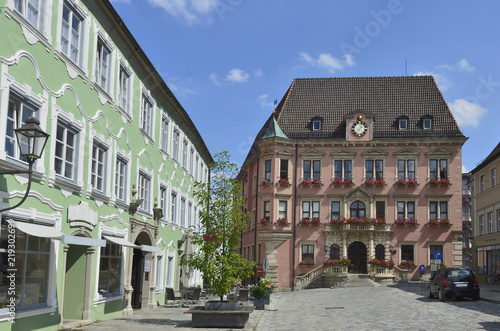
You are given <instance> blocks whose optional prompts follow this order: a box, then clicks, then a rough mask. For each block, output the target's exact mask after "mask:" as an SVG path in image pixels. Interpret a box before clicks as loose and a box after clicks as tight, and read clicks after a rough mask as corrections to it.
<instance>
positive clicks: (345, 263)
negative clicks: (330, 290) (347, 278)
mask: <svg viewBox="0 0 500 331" xmlns="http://www.w3.org/2000/svg"><path fill="white" fill-rule="evenodd" d="M349 264H351V260H349V259H348V258H347V257H344V258H342V259H339V260H335V259H326V261H325V262H323V266H325V267H330V266H348V265H349Z"/></svg>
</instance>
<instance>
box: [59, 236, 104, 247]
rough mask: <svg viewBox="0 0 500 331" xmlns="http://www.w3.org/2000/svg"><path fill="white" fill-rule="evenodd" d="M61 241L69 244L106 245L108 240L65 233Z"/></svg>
mask: <svg viewBox="0 0 500 331" xmlns="http://www.w3.org/2000/svg"><path fill="white" fill-rule="evenodd" d="M61 242H62V243H63V244H68V245H80V246H96V247H106V240H103V239H96V238H87V237H80V236H68V235H66V234H65V235H63V236H62V239H61Z"/></svg>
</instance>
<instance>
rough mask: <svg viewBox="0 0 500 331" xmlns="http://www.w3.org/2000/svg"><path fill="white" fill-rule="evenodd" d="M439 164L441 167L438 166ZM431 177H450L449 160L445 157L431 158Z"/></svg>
mask: <svg viewBox="0 0 500 331" xmlns="http://www.w3.org/2000/svg"><path fill="white" fill-rule="evenodd" d="M438 165H439V168H438ZM429 177H430V179H435V178H448V161H447V160H445V159H441V160H437V159H430V160H429Z"/></svg>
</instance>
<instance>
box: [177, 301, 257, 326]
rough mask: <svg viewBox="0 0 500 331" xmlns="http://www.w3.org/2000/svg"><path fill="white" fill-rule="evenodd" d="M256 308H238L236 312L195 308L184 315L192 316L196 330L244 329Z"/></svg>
mask: <svg viewBox="0 0 500 331" xmlns="http://www.w3.org/2000/svg"><path fill="white" fill-rule="evenodd" d="M253 310H254V307H253V306H252V307H238V309H236V310H205V308H204V307H203V306H195V307H193V308H191V309H189V310H187V311H185V312H184V314H191V316H192V319H191V320H192V325H191V326H192V327H194V328H244V327H245V323H246V322H247V321H248V318H249V316H250V313H252V312H253Z"/></svg>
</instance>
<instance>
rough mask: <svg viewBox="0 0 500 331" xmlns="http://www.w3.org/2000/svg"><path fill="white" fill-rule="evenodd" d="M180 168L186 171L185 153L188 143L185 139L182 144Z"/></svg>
mask: <svg viewBox="0 0 500 331" xmlns="http://www.w3.org/2000/svg"><path fill="white" fill-rule="evenodd" d="M182 147H183V148H182V167H183V168H184V169H187V155H188V154H187V151H188V142H187V140H186V139H184V141H183V142H182Z"/></svg>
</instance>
